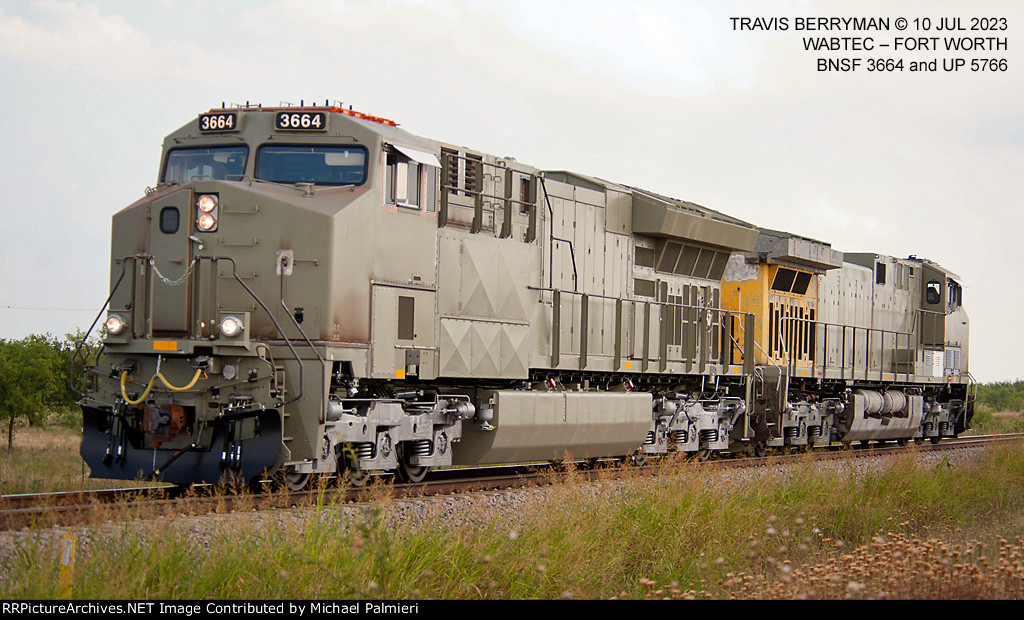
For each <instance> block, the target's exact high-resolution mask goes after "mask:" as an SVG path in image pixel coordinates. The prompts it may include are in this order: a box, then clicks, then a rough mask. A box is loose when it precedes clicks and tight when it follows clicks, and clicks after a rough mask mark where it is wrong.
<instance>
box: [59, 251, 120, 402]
mask: <svg viewBox="0 0 1024 620" xmlns="http://www.w3.org/2000/svg"><path fill="white" fill-rule="evenodd" d="M136 258H137V257H136V256H126V257H125V258H122V259H121V275H120V276H119V277H118V278H117V282H115V283H114V286H113V287H112V288H111V289H110V294H109V295H107V300H106V301H105V302H103V307H102V308H100V311H99V313H98V314H97V315H96V318H95V319H93V321H92V325H90V326H89V329H88V330H86V332H85V336H83V337H82V340H81V342H79V343H78V346H76V347H75V352H74V353H72V354H71V362H70V364H69V368H68V387H69V388H71V391H72V392H74V393H75V394H76V395H77V396H78V397H79V398H85V396H86V393H85V392H80V391H78V388H76V387H75V360H76V359H78V352H79V351H81V350H82V347H83V346H85V343H86V342H87V341H88V340H89V334H91V333H92V330H93V329H94V328H95V327H96V323H97V322H98V321H99V320H100V317H101V316H103V313H104V312H105V311H106V310H107V306H108V305H109V304H110V300H111V299H113V298H114V293H116V292H117V289H118V287H120V286H121V281H122V280H124V274H125V266H126V265H127V264H128V259H132V260H135V259H136ZM102 349H103V347H102V345H101V346H100V350H102ZM97 359H99V358H97Z"/></svg>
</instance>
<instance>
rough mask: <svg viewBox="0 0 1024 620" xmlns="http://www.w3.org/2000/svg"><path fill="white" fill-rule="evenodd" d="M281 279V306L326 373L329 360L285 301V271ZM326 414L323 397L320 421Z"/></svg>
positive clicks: (300, 377) (300, 378)
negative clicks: (315, 344) (324, 356)
mask: <svg viewBox="0 0 1024 620" xmlns="http://www.w3.org/2000/svg"><path fill="white" fill-rule="evenodd" d="M280 280H281V294H280V297H281V307H282V308H284V313H285V314H286V315H287V316H288V318H289V319H291V321H292V325H294V326H295V329H297V330H299V333H300V334H302V338H303V339H304V340H305V341H306V344H307V345H309V348H310V350H311V351H313V354H314V355H316V358H317V359H318V360H320V370H321V372H322V373H326V372H327V362H326V361H324V358H323V356H322V355H320V352H319V351H317V350H316V347H315V346H313V343H312V342H311V341H310V339H309V336H307V335H306V332H305V331H304V330H303V329H302V326H301V325H299V322H298V320H296V319H295V313H294V312H292V309H291V308H289V307H288V306H287V305H286V304H285V303H284V274H283V273H282V274H281V277H280ZM281 335H282V336H284V333H283V332H282V333H281ZM287 339H288V337H287V336H285V340H287ZM299 381H302V375H301V373H300V375H299ZM300 389H301V388H300ZM282 406H284V405H282ZM325 415H327V408H326V407H325V406H324V402H323V399H321V401H320V421H321V422H323V420H324V416H325Z"/></svg>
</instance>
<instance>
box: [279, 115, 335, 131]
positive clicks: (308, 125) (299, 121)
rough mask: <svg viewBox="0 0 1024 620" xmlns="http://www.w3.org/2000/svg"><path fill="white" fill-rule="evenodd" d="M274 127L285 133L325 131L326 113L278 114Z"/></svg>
mask: <svg viewBox="0 0 1024 620" xmlns="http://www.w3.org/2000/svg"><path fill="white" fill-rule="evenodd" d="M274 127H276V128H277V129H285V130H287V131H327V113H326V112H278V113H277V116H275V117H274Z"/></svg>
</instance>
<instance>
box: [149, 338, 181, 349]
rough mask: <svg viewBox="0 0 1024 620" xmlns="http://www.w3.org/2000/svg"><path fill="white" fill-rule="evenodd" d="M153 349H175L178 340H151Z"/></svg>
mask: <svg viewBox="0 0 1024 620" xmlns="http://www.w3.org/2000/svg"><path fill="white" fill-rule="evenodd" d="M153 350H154V351H177V350H178V341H177V340H154V341H153Z"/></svg>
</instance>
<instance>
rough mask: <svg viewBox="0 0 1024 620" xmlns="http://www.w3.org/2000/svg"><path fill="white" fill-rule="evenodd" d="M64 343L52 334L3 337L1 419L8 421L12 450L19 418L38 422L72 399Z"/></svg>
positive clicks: (0, 370) (9, 448) (0, 366)
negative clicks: (53, 408) (62, 349)
mask: <svg viewBox="0 0 1024 620" xmlns="http://www.w3.org/2000/svg"><path fill="white" fill-rule="evenodd" d="M61 347H62V344H61V343H60V342H59V341H57V340H56V339H54V338H52V337H50V336H48V335H47V336H40V335H32V336H28V337H26V338H23V339H21V340H0V421H6V422H7V450H8V451H10V450H11V449H12V447H13V445H14V423H15V420H17V419H18V418H19V417H24V418H25V419H27V420H28V421H29V422H30V423H34V422H38V421H39V420H40V419H41V417H42V415H43V414H44V413H46V412H47V411H48V410H49V409H50V408H52V407H53V406H55V405H60V404H63V403H65V402H67V401H68V400H69V390H68V387H67V382H66V379H65V377H66V376H67V371H66V370H65V369H66V368H67V367H66V366H63V364H62V361H63V360H62V359H61ZM68 363H70V357H69V358H68ZM72 402H73V400H72Z"/></svg>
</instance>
